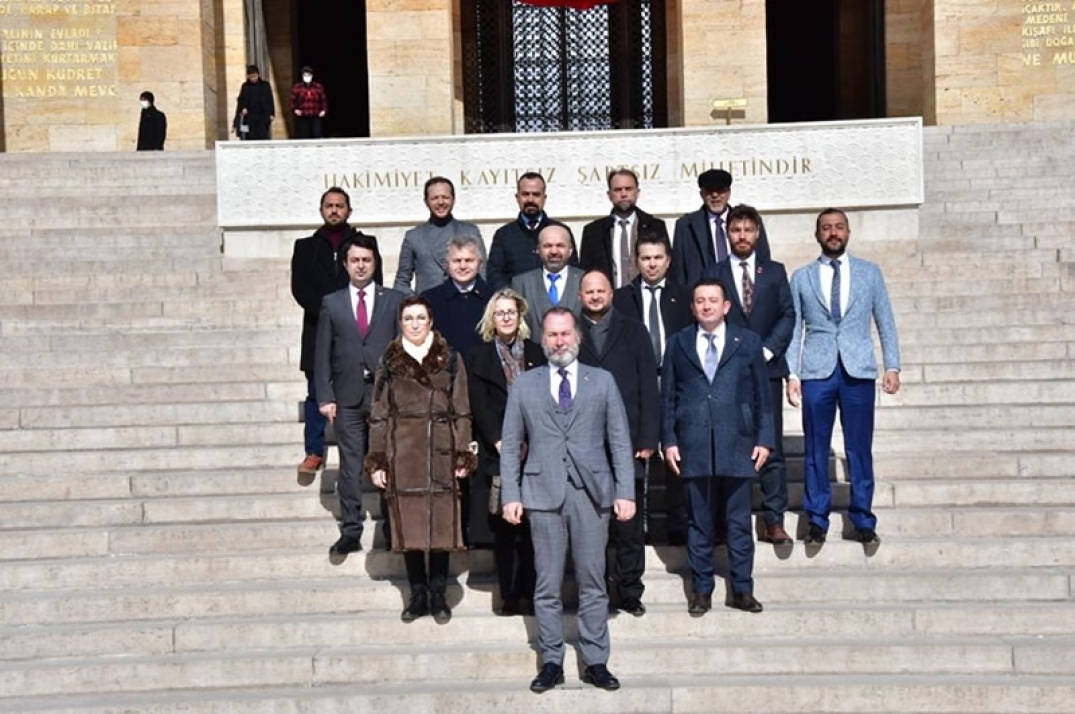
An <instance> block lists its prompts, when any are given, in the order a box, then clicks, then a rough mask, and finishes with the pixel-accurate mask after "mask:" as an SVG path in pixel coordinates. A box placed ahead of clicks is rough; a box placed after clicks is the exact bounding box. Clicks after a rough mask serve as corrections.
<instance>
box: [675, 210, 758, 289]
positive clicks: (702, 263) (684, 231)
mask: <svg viewBox="0 0 1075 714" xmlns="http://www.w3.org/2000/svg"><path fill="white" fill-rule="evenodd" d="M754 252H756V253H757V254H758V261H759V262H762V263H767V262H769V261H770V260H772V256H771V255H770V252H769V238H768V236H766V234H765V224H764V223H762V224H761V225H759V226H758V244H757V245H756V246H755V247H754ZM716 264H717V254H716V253H715V252H714V250H713V238H712V236H711V234H710V231H709V212H708V211H706V209H705V206H702V208H701V209H699V210H697V211H692V212H691V213H688V214H686V215H684V216H681V217H680V218H679V220H677V221H676V229H675V235H674V238H673V240H672V267H671V268H670V269H669V271H668V275H669V277H671V278H672V279H673V280H675V281H676V282H677V283H679V284H680V285H682V286H684V287H685V288H687V289H688V290H690V289H691V288H693V287H694V284H695V283H696V282H698V281H699V280H700V279H701V278H702V275H703V274H704V273H705V271H706V268H709V267H710V266H713V265H716Z"/></svg>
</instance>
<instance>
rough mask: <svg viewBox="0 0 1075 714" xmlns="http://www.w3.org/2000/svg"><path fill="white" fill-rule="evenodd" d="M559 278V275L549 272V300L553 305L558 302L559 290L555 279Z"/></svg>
mask: <svg viewBox="0 0 1075 714" xmlns="http://www.w3.org/2000/svg"><path fill="white" fill-rule="evenodd" d="M559 279H560V276H559V275H555V274H553V273H549V302H551V303H552V304H553V305H559V304H560V291H559V290H557V289H556V281H557V280H559Z"/></svg>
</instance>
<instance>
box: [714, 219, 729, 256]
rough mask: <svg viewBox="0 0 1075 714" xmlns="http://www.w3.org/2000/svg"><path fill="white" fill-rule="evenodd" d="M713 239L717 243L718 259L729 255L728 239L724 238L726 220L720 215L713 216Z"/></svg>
mask: <svg viewBox="0 0 1075 714" xmlns="http://www.w3.org/2000/svg"><path fill="white" fill-rule="evenodd" d="M713 240H714V241H716V243H717V261H718V262H719V261H721V260H724V259H725V258H727V257H728V241H727V240H726V239H725V238H724V221H723V220H721V217H720V216H716V217H714V218H713Z"/></svg>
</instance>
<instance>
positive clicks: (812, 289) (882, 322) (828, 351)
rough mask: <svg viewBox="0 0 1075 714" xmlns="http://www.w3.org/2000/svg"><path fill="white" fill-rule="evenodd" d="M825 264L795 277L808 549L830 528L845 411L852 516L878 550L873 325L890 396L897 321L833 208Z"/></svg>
mask: <svg viewBox="0 0 1075 714" xmlns="http://www.w3.org/2000/svg"><path fill="white" fill-rule="evenodd" d="M814 235H815V237H816V238H817V242H818V244H819V245H820V246H821V256H820V257H819V258H818V259H817V260H816V261H814V262H812V263H810V264H808V265H804V266H803V267H801V268H799V269H798V270H796V271H795V273H794V274H793V275H792V276H791V299H792V302H793V304H794V306H795V330H794V332H793V333H792V336H791V345H790V346H789V347H788V369H789V370H790V372H791V374H790V375H789V377H788V386H787V395H788V401H790V402H791V404H792V405H793V406H799V403H800V402H801V403H802V409H803V433H804V436H805V441H806V445H805V447H806V448H805V450H806V464H805V473H804V481H805V487H806V488H805V492H804V494H803V510H804V511H805V512H806V515H807V516H808V517H809V519H810V525H809V531H808V532H807V536H806V542H807V543H814V544H821V543H824V542H825V536H826V534H827V532H828V529H829V512H830V511H831V509H832V491H831V488H830V486H829V447H830V445H831V443H832V429H833V424H834V422H835V421H836V408H837V407H839V409H840V423H841V425H842V426H843V430H844V450H845V451H846V452H847V465H848V475H849V480H850V482H851V504H850V506H849V508H848V516H849V518H850V519H851V523H852V525H853V526H854V528H855V533H854V536H853V537H854V539H855V540H858V541H859V542H861V543H864V544H876V543H878V542H880V539H879V538H878V537H877V531H876V528H877V517H876V516H875V515H874V514H873V512H872V511H871V510H870V509H871V506H872V503H873V488H874V479H873V453H872V447H873V418H874V404H875V401H876V396H877V394H876V388H875V382H876V380H877V357H876V355H875V354H874V349H873V339H872V337H871V335H870V325H871V323H874V324H876V325H877V332H878V334H879V335H880V337H881V353H882V357H883V360H884V367H885V372H884V376H883V377H882V382H881V385H882V388H883V389H884V390H885V393H886V394H895V393H896V392H897V391H899V388H900V348H899V341H898V338H897V336H896V320H895V318H894V317H893V315H892V306H891V304H890V303H889V300H888V291H887V290H886V289H885V281H884V278H883V277H882V276H881V269H880V268H879V267H878V266H877V265H876V264H874V263H871V262H869V261H866V260H861V259H859V258H855V257H853V256H850V255H848V254H847V243H848V240H849V239H850V236H851V229H850V228H848V223H847V215H846V214H845V213H844V212H843V211H841V210H838V209H835V208H826V209H825V210H824V211H822V212H821V213H820V214H818V217H817V227H816V231H815V233H814Z"/></svg>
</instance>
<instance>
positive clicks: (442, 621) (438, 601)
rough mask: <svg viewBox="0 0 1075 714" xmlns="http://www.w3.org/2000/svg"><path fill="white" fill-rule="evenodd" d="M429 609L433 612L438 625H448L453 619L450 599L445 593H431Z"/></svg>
mask: <svg viewBox="0 0 1075 714" xmlns="http://www.w3.org/2000/svg"><path fill="white" fill-rule="evenodd" d="M429 609H430V611H431V612H432V613H433V620H434V622H436V623H437V624H438V625H447V624H448V621H449V620H451V619H452V608H450V607H448V600H447V599H446V598H445V597H444V593H436V592H434V593H430V594H429Z"/></svg>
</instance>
